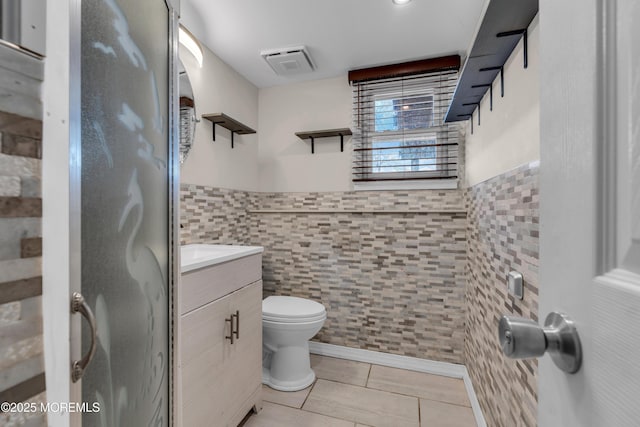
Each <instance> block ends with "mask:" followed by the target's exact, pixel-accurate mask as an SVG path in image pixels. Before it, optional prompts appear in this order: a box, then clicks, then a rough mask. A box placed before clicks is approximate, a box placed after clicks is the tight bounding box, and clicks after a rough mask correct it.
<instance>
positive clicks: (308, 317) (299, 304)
mask: <svg viewBox="0 0 640 427" xmlns="http://www.w3.org/2000/svg"><path fill="white" fill-rule="evenodd" d="M325 316H326V310H325V308H324V305H322V304H320V303H318V302H315V301H312V300H310V299H305V298H297V297H285V296H271V297H267V298H265V299H264V300H263V301H262V318H263V319H265V320H272V321H287V320H289V321H292V320H293V321H299V322H306V321H314V320H318V319H322V318H324V317H325Z"/></svg>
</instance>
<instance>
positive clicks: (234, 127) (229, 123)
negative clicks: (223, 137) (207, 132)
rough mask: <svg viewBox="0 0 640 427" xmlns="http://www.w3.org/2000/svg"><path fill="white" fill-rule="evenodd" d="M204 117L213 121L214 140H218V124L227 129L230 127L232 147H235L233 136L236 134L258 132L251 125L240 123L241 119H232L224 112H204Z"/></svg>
mask: <svg viewBox="0 0 640 427" xmlns="http://www.w3.org/2000/svg"><path fill="white" fill-rule="evenodd" d="M202 118H203V119H207V120H209V121H210V122H211V127H212V132H213V135H212V136H213V140H214V141H215V140H216V125H220V126H222V127H223V128H225V129H229V131H230V132H231V148H233V136H234V134H236V133H237V134H238V135H249V134H252V133H256V131H255V130H253V129H251V128H250V127H249V126H247V125H244V124H242V123H240V122H239V121H237V120H235V119H232V118H231V117H229V116H227V115H226V114H224V113H216V114H203V115H202Z"/></svg>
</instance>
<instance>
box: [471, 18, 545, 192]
mask: <svg viewBox="0 0 640 427" xmlns="http://www.w3.org/2000/svg"><path fill="white" fill-rule="evenodd" d="M528 34H529V38H528V53H529V55H528V56H529V64H528V67H527V68H526V69H525V68H524V67H523V62H522V61H523V59H522V58H523V42H522V40H520V42H519V43H518V45H517V46H516V48H515V49H514V51H513V53H512V54H511V56H510V57H509V59H508V60H507V63H506V64H505V67H504V92H505V93H504V97H503V98H501V97H500V75H499V74H498V77H496V79H495V80H494V82H493V111H490V110H489V95H488V93H487V95H485V97H484V98H483V99H482V102H481V105H480V109H481V111H480V126H478V115H477V114H478V113H477V111H476V112H475V113H474V115H473V120H474V123H473V134H471V125H470V123H468V122H467V125H466V139H465V169H466V185H467V186H473V185H475V184H477V183H479V182H482V181H485V180H487V179H489V178H493V177H494V176H497V175H500V174H502V173H504V172H506V171H509V170H511V169H514V168H516V167H518V166H520V165H523V164H525V163H529V162H532V161H535V160H539V159H540V93H539V86H540V77H539V72H538V51H539V49H538V46H539V29H538V17H537V16H536V17H535V18H534V20H533V21H532V22H531V25H530V26H529V31H528Z"/></svg>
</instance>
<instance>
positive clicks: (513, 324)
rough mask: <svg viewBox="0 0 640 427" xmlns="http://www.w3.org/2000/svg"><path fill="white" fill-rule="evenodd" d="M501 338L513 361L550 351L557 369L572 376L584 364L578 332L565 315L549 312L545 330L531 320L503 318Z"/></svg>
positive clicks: (506, 352)
mask: <svg viewBox="0 0 640 427" xmlns="http://www.w3.org/2000/svg"><path fill="white" fill-rule="evenodd" d="M498 337H499V338H500V347H502V351H503V352H504V354H505V355H506V356H507V357H510V358H512V359H529V358H534V357H540V356H542V355H543V354H545V353H546V352H548V353H549V356H551V360H553V362H554V363H555V364H556V366H557V367H558V368H560V369H562V370H563V371H565V372H568V373H570V374H573V373H576V372H578V370H580V366H581V365H582V346H581V344H580V337H579V336H578V330H577V329H576V326H575V323H574V322H573V321H572V320H571V318H570V317H569V316H567V315H565V314H561V313H556V312H551V313H549V315H548V316H547V318H546V320H545V322H544V328H543V327H540V326H539V325H538V323H537V322H535V321H533V320H530V319H523V318H520V317H511V316H502V318H501V319H500V324H499V325H498Z"/></svg>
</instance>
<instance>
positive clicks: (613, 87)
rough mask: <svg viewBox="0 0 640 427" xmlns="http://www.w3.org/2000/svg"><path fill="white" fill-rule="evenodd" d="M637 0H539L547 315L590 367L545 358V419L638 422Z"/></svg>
mask: <svg viewBox="0 0 640 427" xmlns="http://www.w3.org/2000/svg"><path fill="white" fill-rule="evenodd" d="M638 22H640V1H638V0H562V1H558V0H541V1H540V38H541V40H540V63H541V80H540V82H541V84H540V86H541V100H540V109H541V111H540V113H541V114H540V119H541V162H540V164H541V176H540V225H541V227H540V228H541V232H540V283H541V286H540V307H539V313H540V318H542V319H544V317H545V316H546V315H547V314H548V313H549V312H551V311H560V312H564V313H566V314H568V315H569V316H571V317H572V318H573V320H574V321H575V322H576V324H577V328H578V332H579V334H580V338H581V341H582V346H583V350H584V359H583V365H582V368H581V369H580V371H579V372H577V373H576V374H567V373H564V372H562V371H560V370H559V369H557V368H556V366H555V365H554V364H553V362H552V361H551V359H550V358H549V357H548V356H545V357H542V358H540V362H539V386H538V394H539V409H538V422H539V425H540V426H541V427H550V426H562V427H572V426H581V427H582V426H598V427H600V426H603V427H616V426H640V276H639V274H640V25H638Z"/></svg>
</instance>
